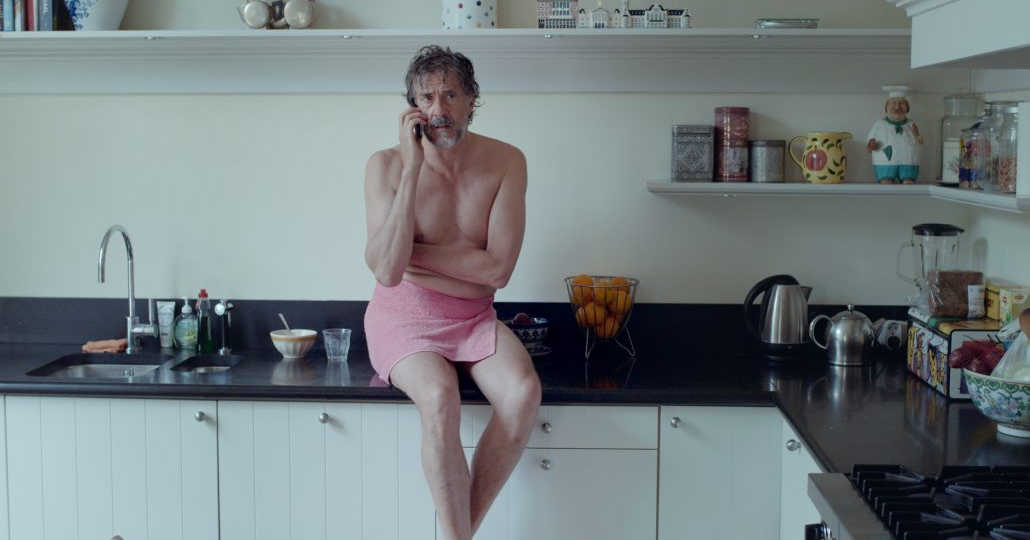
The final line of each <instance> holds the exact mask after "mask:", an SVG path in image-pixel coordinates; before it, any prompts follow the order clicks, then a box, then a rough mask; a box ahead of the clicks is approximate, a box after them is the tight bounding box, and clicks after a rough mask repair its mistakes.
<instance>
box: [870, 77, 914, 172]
mask: <svg viewBox="0 0 1030 540" xmlns="http://www.w3.org/2000/svg"><path fill="white" fill-rule="evenodd" d="M883 89H884V90H885V91H886V92H887V93H888V97H887V103H885V104H884V106H883V110H884V112H885V113H887V116H886V117H885V118H881V119H879V120H877V121H876V122H875V123H874V124H873V127H872V129H870V130H869V136H868V137H867V138H866V139H867V142H866V149H867V150H869V151H870V152H872V154H873V169H874V170H875V172H876V181H877V182H879V183H881V184H882V183H888V184H897V183H898V182H901V183H902V184H915V183H916V180H917V179H918V178H919V146H920V145H921V144H923V136H922V135H920V134H919V128H918V127H917V126H916V123H915V122H913V121H911V120H909V118H908V113H909V108H910V107H909V103H908V98H907V97H906V93H907V91H908V87H906V86H884V87H883Z"/></svg>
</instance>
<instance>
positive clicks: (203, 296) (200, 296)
mask: <svg viewBox="0 0 1030 540" xmlns="http://www.w3.org/2000/svg"><path fill="white" fill-rule="evenodd" d="M197 298H207V289H200V294H198V295H197Z"/></svg>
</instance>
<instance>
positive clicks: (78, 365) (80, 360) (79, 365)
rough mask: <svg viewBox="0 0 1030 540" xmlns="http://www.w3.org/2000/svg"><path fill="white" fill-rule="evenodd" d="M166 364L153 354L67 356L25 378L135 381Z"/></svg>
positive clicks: (160, 357)
mask: <svg viewBox="0 0 1030 540" xmlns="http://www.w3.org/2000/svg"><path fill="white" fill-rule="evenodd" d="M166 360H167V358H164V357H162V356H160V355H156V354H136V355H127V354H86V353H81V354H69V355H67V356H62V357H60V358H58V359H57V360H54V361H53V362H50V363H49V364H45V365H42V366H40V367H38V368H36V369H34V370H32V371H30V372H28V373H27V374H26V375H31V376H35V377H56V378H69V379H135V378H139V377H145V376H148V375H151V374H152V373H153V372H154V371H156V370H157V369H158V368H159V367H161V365H162V364H163V363H164V362H165V361H166Z"/></svg>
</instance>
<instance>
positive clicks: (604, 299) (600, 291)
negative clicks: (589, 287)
mask: <svg viewBox="0 0 1030 540" xmlns="http://www.w3.org/2000/svg"><path fill="white" fill-rule="evenodd" d="M614 292H615V289H613V288H611V286H610V285H608V284H607V283H604V282H602V283H601V284H595V285H594V302H597V303H598V304H601V305H602V306H603V305H605V304H607V303H608V300H609V299H610V298H611V295H612V293H614Z"/></svg>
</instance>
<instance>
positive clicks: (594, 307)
mask: <svg viewBox="0 0 1030 540" xmlns="http://www.w3.org/2000/svg"><path fill="white" fill-rule="evenodd" d="M607 315H608V314H607V313H606V312H605V310H604V306H602V305H600V304H595V303H594V302H590V303H589V304H587V305H586V306H583V321H584V322H585V323H587V326H597V325H599V324H601V323H602V322H604V318H605V317H606V316H607Z"/></svg>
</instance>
